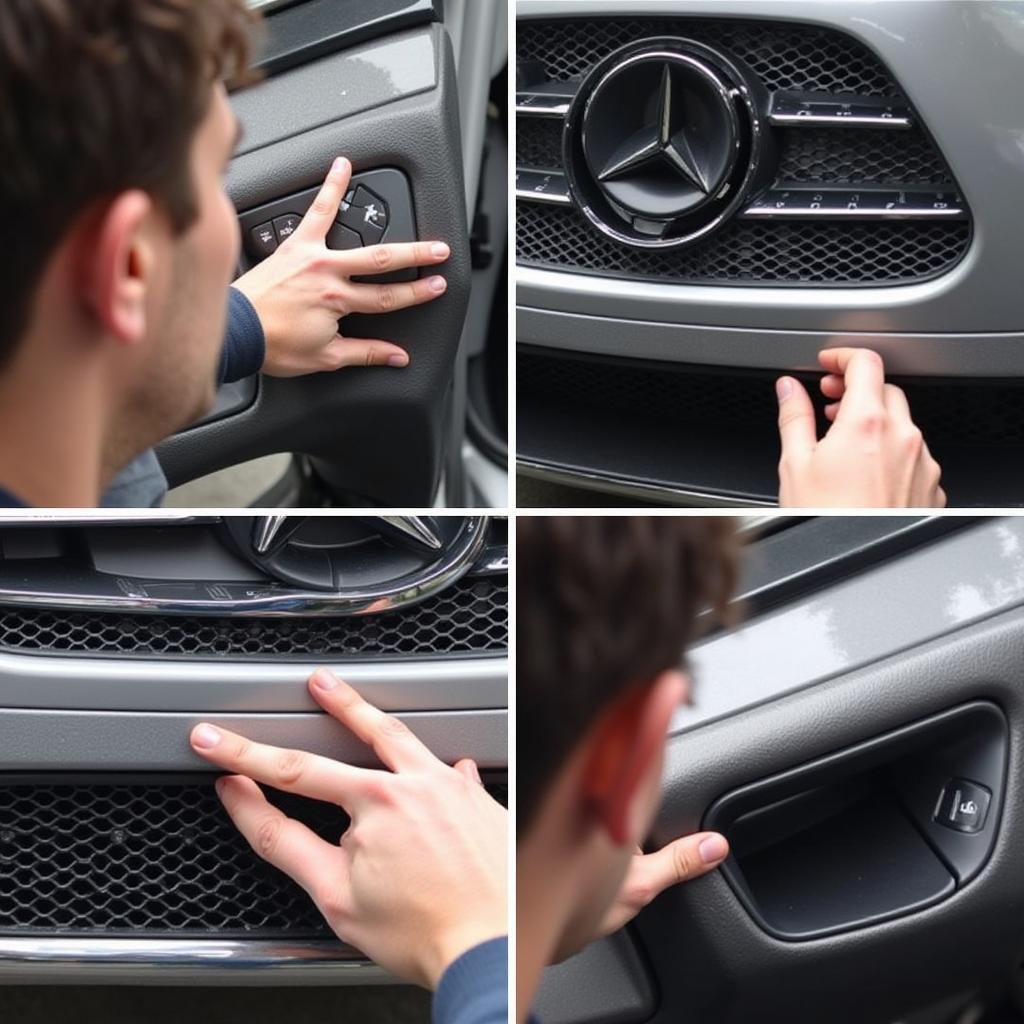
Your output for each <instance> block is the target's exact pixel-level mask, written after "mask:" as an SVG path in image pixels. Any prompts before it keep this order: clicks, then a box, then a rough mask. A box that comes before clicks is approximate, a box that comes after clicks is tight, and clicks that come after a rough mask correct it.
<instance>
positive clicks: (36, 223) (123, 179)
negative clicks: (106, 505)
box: [0, 0, 448, 506]
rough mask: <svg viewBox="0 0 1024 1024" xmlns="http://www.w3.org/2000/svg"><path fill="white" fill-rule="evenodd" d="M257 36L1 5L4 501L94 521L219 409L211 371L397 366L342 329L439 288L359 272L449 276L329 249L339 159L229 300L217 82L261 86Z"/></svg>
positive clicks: (150, 18)
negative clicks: (362, 315) (121, 479)
mask: <svg viewBox="0 0 1024 1024" xmlns="http://www.w3.org/2000/svg"><path fill="white" fill-rule="evenodd" d="M251 23H252V15H251V14H250V13H249V12H248V10H247V7H246V4H245V2H244V0H90V2H89V3H81V2H79V0H48V2H47V3H40V2H38V0H10V2H8V3H5V4H3V5H2V6H0V111H2V115H0V147H2V148H3V151H4V154H5V157H4V160H3V162H2V163H0V206H2V212H3V216H2V217H0V241H2V243H3V252H4V274H3V275H2V276H0V297H2V299H3V305H4V317H3V320H2V322H0V439H2V440H0V504H5V505H17V504H29V505H50V506H91V505H96V504H97V502H98V501H99V499H100V494H101V492H102V491H103V489H104V488H105V487H106V486H107V485H108V484H109V483H110V482H111V481H112V480H113V478H114V477H115V474H116V473H117V472H118V471H119V470H120V469H121V468H122V467H124V466H125V465H127V464H128V463H129V462H131V461H132V460H133V459H135V458H136V457H137V456H138V455H139V454H140V453H142V452H145V451H146V450H147V449H149V448H150V447H151V446H152V445H153V444H155V443H156V442H158V441H159V440H161V439H162V438H164V437H165V436H167V435H168V434H169V433H171V432H173V431H174V430H176V429H178V428H180V427H182V426H185V425H186V424H188V423H189V422H191V421H193V420H194V419H196V418H197V417H199V416H200V415H202V414H203V413H204V412H205V411H206V410H208V409H209V408H210V406H211V404H212V402H213V398H214V391H215V386H216V383H217V380H218V373H219V377H220V379H222V380H228V379H235V378H237V377H239V376H243V375H245V374H247V373H252V372H256V371H257V370H260V369H262V370H263V372H265V373H270V374H277V375H281V376H289V375H296V374H302V373H311V372H315V371H317V370H331V369H337V368H340V367H343V366H348V365H353V364H356V365H366V364H372V365H387V366H395V367H399V366H404V365H406V364H407V363H408V356H407V355H406V354H405V353H404V352H403V351H402V350H401V349H400V348H398V347H397V346H395V345H391V344H389V343H387V342H384V341H377V340H371V341H364V340H356V339H347V338H344V337H342V336H341V335H339V334H338V326H337V325H338V320H339V318H341V317H342V316H344V315H346V314H348V313H352V312H379V311H383V310H392V309H397V308H402V307H406V306H410V305H413V304H415V303H419V302H428V301H430V300H432V299H434V298H436V297H437V296H439V295H441V294H443V292H444V290H445V280H444V278H443V277H440V276H436V275H435V276H430V277H427V278H425V279H421V280H419V281H416V282H413V283H409V284H399V285H388V286H381V285H371V284H356V283H353V281H352V277H353V276H358V275H360V274H366V273H372V272H379V271H380V270H381V269H398V268H404V267H413V266H429V265H434V264H439V263H442V262H443V261H444V260H445V259H446V258H447V255H448V247H447V246H446V245H444V244H443V243H440V242H437V243H431V242H423V243H417V244H414V245H392V246H373V247H370V248H368V249H362V250H353V251H349V252H332V251H330V250H328V249H327V248H326V245H325V243H324V237H325V235H326V233H327V230H328V228H329V226H330V224H331V223H333V220H334V215H335V211H336V210H337V208H338V204H339V202H340V200H341V198H342V196H343V195H344V193H345V190H346V187H347V184H348V180H349V177H350V175H351V166H350V165H349V163H348V161H346V160H344V159H341V158H339V159H338V160H337V161H336V162H335V164H334V166H333V167H332V169H331V172H330V174H329V175H328V177H327V180H326V182H325V183H324V186H323V188H322V190H321V192H320V195H319V196H318V198H317V199H316V201H315V202H314V204H313V206H312V208H311V209H310V211H309V213H308V214H307V216H306V217H305V218H304V219H303V221H302V225H301V227H300V228H299V229H298V230H297V231H296V232H295V234H294V235H293V236H292V237H291V238H290V239H289V240H288V241H287V242H286V243H285V244H283V245H282V246H281V247H280V249H279V250H278V251H277V252H276V253H275V254H274V256H273V257H271V258H270V259H269V260H267V261H266V262H265V263H264V264H262V265H261V266H259V267H257V268H255V269H254V270H253V271H251V272H250V273H249V274H246V275H245V276H244V277H243V278H241V279H240V280H239V281H238V282H237V288H236V289H233V290H231V291H230V293H229V284H230V282H231V278H232V276H233V272H234V268H235V266H236V263H237V259H238V252H239V232H238V224H237V220H236V216H235V211H234V209H233V208H232V205H231V203H230V201H229V200H228V197H227V195H226V194H225V192H224V189H223V185H222V176H223V172H224V170H225V168H226V166H227V163H228V160H229V159H230V157H231V154H232V151H233V149H234V146H235V143H236V140H237V136H238V126H237V124H236V122H235V118H234V115H233V114H232V112H231V108H230V106H229V104H228V100H227V93H226V90H225V87H224V84H223V82H224V81H227V80H233V81H235V82H240V83H241V82H245V81H248V80H250V78H251V76H250V75H249V73H248V63H249V51H248V45H249V44H248V38H249V36H248V33H249V30H250V28H251ZM229 294H230V299H229V303H227V304H226V303H225V296H226V295H229ZM228 304H230V307H231V310H232V316H231V322H230V325H227V323H226V321H227V309H226V306H227V305H228ZM226 326H228V327H229V331H228V334H229V338H228V345H227V346H226V347H225V346H224V338H225V328H226Z"/></svg>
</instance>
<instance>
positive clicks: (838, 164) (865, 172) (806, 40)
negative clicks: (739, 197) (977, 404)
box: [516, 18, 970, 285]
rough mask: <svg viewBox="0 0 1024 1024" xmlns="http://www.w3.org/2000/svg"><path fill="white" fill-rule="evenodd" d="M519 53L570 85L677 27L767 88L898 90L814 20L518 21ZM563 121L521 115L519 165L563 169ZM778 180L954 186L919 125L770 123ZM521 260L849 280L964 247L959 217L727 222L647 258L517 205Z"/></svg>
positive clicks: (871, 61)
mask: <svg viewBox="0 0 1024 1024" xmlns="http://www.w3.org/2000/svg"><path fill="white" fill-rule="evenodd" d="M517 31H518V41H517V60H518V61H519V62H520V67H526V66H527V65H530V66H531V70H529V71H528V72H527V77H528V78H529V77H530V76H531V75H533V76H536V75H541V76H543V77H545V78H547V79H552V80H558V81H565V80H568V79H573V78H576V77H577V76H579V75H582V74H583V73H585V72H586V71H587V70H589V69H590V68H591V67H592V66H593V64H594V63H595V62H597V61H599V60H601V59H602V58H604V57H606V56H607V55H608V54H610V53H612V52H613V51H615V50H616V49H618V48H619V47H621V46H623V45H625V44H626V43H629V42H631V41H633V40H637V39H643V38H647V37H651V36H657V35H666V34H667V35H683V36H686V37H688V38H691V39H695V40H697V41H699V42H703V43H707V44H708V45H711V46H713V47H715V48H717V49H720V50H722V51H724V52H726V53H731V54H733V55H735V56H737V57H739V58H741V59H742V60H744V61H745V62H746V63H747V64H749V65H750V66H751V68H752V69H753V71H754V72H755V73H756V74H757V75H758V77H759V78H760V80H761V81H762V82H763V84H764V85H765V86H766V87H767V88H768V89H770V90H778V89H786V90H799V91H806V90H812V91H817V92H829V93H844V94H846V93H854V94H857V95H860V96H884V97H890V98H896V99H898V98H900V97H901V93H900V89H899V86H898V85H897V83H896V82H895V80H894V79H893V78H892V76H891V75H890V74H889V72H888V71H887V69H886V68H885V67H884V66H883V65H882V64H881V63H880V62H879V61H878V59H877V58H876V57H875V56H874V55H873V54H872V53H870V52H869V51H868V50H867V49H866V48H865V47H864V46H863V45H862V44H861V43H859V42H857V41H856V40H854V39H852V38H851V37H849V36H846V35H845V34H843V33H841V32H836V31H834V30H832V29H829V28H822V27H818V26H810V25H799V24H784V23H776V22H760V21H759V22H750V21H739V20H737V21H733V20H714V19H701V18H684V19H679V18H668V19H661V18H634V19H572V20H562V21H543V22H539V21H534V20H522V21H520V22H519V23H518V24H517ZM561 129H562V124H561V121H558V120H555V119H546V118H534V117H520V118H518V119H517V128H516V163H517V165H518V166H522V167H532V168H538V169H547V170H557V169H559V168H561V166H562V157H561ZM775 138H776V141H777V145H778V168H777V171H776V175H775V181H776V182H777V183H794V184H821V185H823V186H828V185H839V186H842V185H865V186H866V185H880V186H892V185H925V186H927V185H931V186H943V185H945V186H950V187H955V182H954V179H953V176H952V174H951V173H950V171H949V168H948V167H947V165H946V163H945V161H944V160H943V158H942V156H941V154H940V153H939V152H938V151H937V150H936V149H935V147H934V146H933V144H932V143H931V141H930V140H929V139H928V137H927V135H926V134H925V132H924V131H922V130H921V129H920V128H912V129H909V130H906V131H885V130H874V131H872V130H871V129H848V128H844V129H831V130H829V129H827V128H821V129H815V128H801V129H777V130H776V131H775ZM517 207H518V209H517V222H516V246H517V260H518V262H520V263H522V264H530V265H535V266H546V267H553V268H556V269H565V270H578V271H582V272H586V273H600V274H607V275H610V276H615V277H628V278H641V279H650V280H664V279H673V280H679V281H695V282H733V283H744V282H763V283H765V284H785V283H794V284H813V283H816V282H818V283H829V284H840V285H842V284H857V283H860V282H863V283H885V282H908V281H913V280H920V279H923V278H928V277H933V276H935V275H936V274H939V273H942V272H944V271H946V270H948V269H950V267H951V266H953V264H955V263H956V262H957V261H958V260H959V258H960V257H961V255H962V254H963V252H964V250H965V249H966V247H967V243H968V240H969V235H970V230H969V227H968V226H967V224H966V223H956V224H948V223H947V224H922V223H915V222H913V221H898V222H889V223H887V224H869V223H860V224H852V225H851V224H848V223H846V222H832V223H814V224H799V223H793V222H784V221H777V222H771V223H759V224H757V225H751V224H740V223H737V222H734V223H733V225H732V226H731V227H730V228H727V229H726V230H724V231H722V232H716V233H715V234H714V235H712V237H711V238H710V239H708V241H706V242H704V243H698V244H697V245H695V246H692V247H687V248H686V249H685V250H681V251H679V252H676V253H645V252H644V251H642V250H635V249H632V248H629V247H627V246H623V245H620V244H619V243H616V242H614V241H611V240H610V239H607V238H605V237H604V236H603V235H599V234H598V233H597V232H595V231H593V230H592V229H591V228H590V227H589V225H588V224H587V222H586V221H585V220H584V218H583V217H582V216H580V215H579V214H578V213H576V212H574V211H573V210H568V209H563V208H543V207H540V205H539V204H532V203H529V202H520V203H518V204H517Z"/></svg>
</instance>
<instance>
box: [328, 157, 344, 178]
mask: <svg viewBox="0 0 1024 1024" xmlns="http://www.w3.org/2000/svg"><path fill="white" fill-rule="evenodd" d="M347 168H348V160H346V159H345V157H343V156H339V157H338V159H337V160H335V161H334V163H333V164H331V174H337V173H338V172H339V171H344V170H346V169H347Z"/></svg>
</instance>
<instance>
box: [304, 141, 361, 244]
mask: <svg viewBox="0 0 1024 1024" xmlns="http://www.w3.org/2000/svg"><path fill="white" fill-rule="evenodd" d="M351 179H352V164H351V163H349V161H348V160H346V159H345V157H343V156H339V157H338V159H337V160H335V161H334V163H333V164H331V169H330V171H329V172H328V174H327V178H326V179H325V181H324V183H323V185H321V186H320V191H319V192H318V193H317V195H316V198H315V199H314V200H313V203H312V205H311V206H310V208H309V209H308V210H307V211H306V215H305V217H303V218H302V220H301V221H300V222H299V226H298V227H297V228H296V229H295V235H298V236H300V237H305V238H307V239H317V240H323V239H324V238H326V237H327V232H328V231H330V230H331V227H332V225H333V224H334V218H335V217H336V216H337V214H338V207H339V206H340V205H341V201H342V199H344V197H345V190H346V189H347V188H348V183H349V181H350V180H351ZM293 237H294V236H293Z"/></svg>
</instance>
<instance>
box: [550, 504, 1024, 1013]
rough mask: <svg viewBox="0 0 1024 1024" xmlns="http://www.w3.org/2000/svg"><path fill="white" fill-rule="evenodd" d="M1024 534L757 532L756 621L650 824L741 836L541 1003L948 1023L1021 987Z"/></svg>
mask: <svg viewBox="0 0 1024 1024" xmlns="http://www.w3.org/2000/svg"><path fill="white" fill-rule="evenodd" d="M1022 542H1024V524H1022V523H1021V521H1020V520H1019V519H979V520H975V519H964V518H960V519H955V518H946V519H934V518H914V517H896V518H887V517H873V518H842V517H830V518H828V519H817V520H815V519H811V520H790V521H788V522H787V521H784V522H782V523H781V525H779V524H777V525H776V526H774V527H772V528H771V532H770V533H767V534H761V535H760V536H757V537H756V538H755V539H754V540H753V541H752V543H751V544H750V545H749V548H748V550H747V552H746V566H745V573H744V577H745V578H744V583H743V587H742V590H743V592H744V596H743V601H744V604H745V606H746V610H745V622H744V624H743V625H742V626H741V627H740V628H739V629H737V630H735V631H732V632H719V633H717V634H715V635H712V636H709V637H707V638H706V639H705V640H704V641H703V642H702V643H700V644H699V645H698V646H697V647H696V649H695V650H694V651H693V652H692V658H691V664H692V670H693V674H694V676H695V679H696V693H695V697H696V700H695V703H694V705H693V706H692V707H688V708H684V709H682V710H681V711H680V712H679V713H678V714H677V716H676V718H675V720H674V722H673V725H672V730H671V736H670V738H669V742H668V752H667V758H666V769H665V780H664V800H663V805H662V808H661V811H660V815H659V818H658V820H657V824H656V827H655V831H654V835H653V837H652V840H651V842H652V846H660V845H661V844H663V843H665V842H667V841H668V840H670V839H672V838H674V837H676V836H679V835H681V834H684V833H689V832H693V831H695V830H697V829H700V828H716V829H721V830H722V831H723V832H724V833H725V834H726V836H727V837H728V838H729V840H730V845H731V855H730V857H729V859H728V860H727V861H726V863H725V865H724V866H723V868H722V869H721V870H719V871H716V872H712V873H711V874H710V875H708V876H705V877H703V878H700V879H698V880H696V881H694V882H691V883H687V884H685V885H680V886H676V887H674V888H672V889H670V890H667V891H666V892H665V893H663V894H662V895H661V896H660V897H658V898H657V899H656V900H655V901H654V902H653V903H652V904H651V905H650V906H649V907H648V908H646V909H645V910H644V911H643V912H641V914H640V915H639V916H638V917H637V918H636V920H635V922H634V923H633V924H632V925H631V926H630V927H628V928H627V929H626V930H624V931H621V932H619V933H617V934H616V935H614V936H612V937H611V938H610V939H608V940H605V941H603V942H599V943H595V944H593V945H591V946H590V947H588V948H587V949H586V950H585V951H584V952H583V953H581V954H580V955H579V956H577V957H575V958H573V959H571V960H569V961H567V962H566V963H565V964H562V965H560V966H558V967H554V968H551V969H550V970H549V972H548V974H547V976H546V978H545V983H544V987H543V989H542V992H541V995H540V999H539V1001H538V1005H537V1011H538V1014H539V1016H540V1018H541V1019H542V1020H544V1021H545V1022H546V1024H553V1022H560V1024H566V1022H570V1021H576V1022H594V1021H615V1022H618V1024H624V1022H627V1021H631V1022H637V1024H639V1022H641V1021H659V1022H660V1021H670V1020H672V1021H680V1020H684V1021H687V1022H692V1024H700V1022H712V1021H714V1022H716V1024H723V1022H734V1021H735V1022H739V1021H753V1020H757V1021H768V1022H773V1021H786V1022H788V1024H798V1022H804V1021H806V1022H811V1021H813V1022H820V1021H829V1022H830V1024H831V1022H872V1024H883V1022H891V1021H895V1020H914V1021H921V1022H924V1021H929V1022H934V1024H947V1022H951V1021H954V1020H966V1019H970V1020H978V1019H981V1013H982V1010H983V1009H984V1008H985V1007H986V1006H988V1007H991V1006H992V1005H993V1004H994V1003H996V1002H999V1001H1009V1000H1010V999H1011V994H1012V991H1013V988H1014V985H1015V983H1016V982H1017V981H1018V980H1019V976H1020V964H1021V959H1020V953H1021V947H1022V940H1024V928H1022V925H1024V872H1022V871H1021V868H1020V856H1019V851H1020V848H1021V843H1022V829H1024V819H1022V813H1021V812H1022V806H1024V803H1022V793H1021V778H1022V772H1021V767H1022V766H1021V740H1022V730H1024V699H1022V690H1021V684H1020V680H1021V674H1022V669H1024V607H1022V600H1024V562H1022V552H1024V545H1022ZM968 1007H970V1008H973V1009H971V1013H972V1014H973V1015H971V1016H963V1017H958V1016H957V1014H958V1013H966V1010H965V1008H968ZM1018 1012H1019V1004H1018ZM984 1019H985V1020H989V1019H998V1020H1019V1019H1020V1017H1019V1016H1016V1015H1014V1014H1012V1013H1011V1014H1010V1015H1009V1016H1006V1017H1003V1016H999V1017H994V1018H989V1017H985V1018H984Z"/></svg>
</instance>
